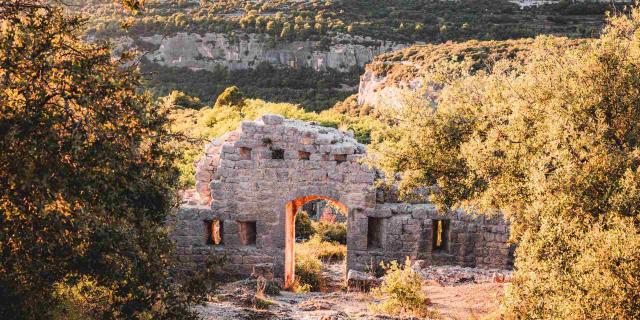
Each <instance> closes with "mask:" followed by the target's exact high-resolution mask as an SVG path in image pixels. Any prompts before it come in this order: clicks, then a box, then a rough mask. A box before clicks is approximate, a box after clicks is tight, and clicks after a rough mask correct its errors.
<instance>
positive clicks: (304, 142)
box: [172, 115, 513, 281]
mask: <svg viewBox="0 0 640 320" xmlns="http://www.w3.org/2000/svg"><path fill="white" fill-rule="evenodd" d="M365 152H366V150H365V146H364V145H362V144H360V143H358V142H357V141H356V140H355V139H354V138H353V135H352V134H351V133H347V132H342V131H339V130H337V129H333V128H326V127H322V126H319V125H316V124H313V123H308V122H303V121H298V120H288V119H284V118H282V117H280V116H275V115H266V116H263V117H262V118H260V119H258V120H256V121H243V122H242V123H241V125H240V126H239V128H238V129H237V130H235V131H232V132H230V133H227V134H225V135H224V136H222V137H220V138H219V139H216V140H214V141H212V142H211V143H209V144H207V145H206V147H205V153H204V155H203V156H202V158H201V159H200V161H199V162H198V163H197V170H196V181H197V182H196V192H195V193H194V194H193V197H191V198H189V199H187V201H185V204H184V205H183V206H182V207H181V209H180V210H179V212H178V214H177V216H176V218H175V221H173V222H172V223H173V238H174V239H175V241H176V244H177V255H178V259H179V260H180V261H181V262H182V263H183V265H184V266H185V268H199V267H201V266H202V265H203V264H204V263H205V262H206V261H207V260H209V259H210V258H212V257H216V256H222V255H226V256H227V258H228V262H227V264H226V268H227V270H228V271H230V272H234V273H238V274H240V275H249V274H251V273H252V271H253V270H254V268H255V267H256V266H258V267H259V268H262V269H264V268H268V269H271V271H272V273H274V274H275V275H278V276H282V275H285V277H287V275H288V277H287V278H286V279H287V280H286V281H292V280H293V264H294V253H293V252H294V251H293V247H294V245H295V231H294V225H295V214H296V213H297V210H298V209H299V208H301V207H302V205H304V204H305V203H306V202H308V201H312V200H315V199H327V200H332V201H335V202H336V203H338V204H339V205H341V206H343V207H344V208H346V209H347V212H348V213H347V230H348V231H347V268H349V269H355V270H359V271H366V270H367V269H370V268H371V267H372V266H374V267H375V266H376V265H378V264H379V262H380V261H391V260H404V259H405V257H410V258H412V259H420V260H424V261H426V262H427V263H430V264H435V265H442V264H453V265H461V266H468V267H480V268H502V269H504V268H510V267H511V266H512V249H513V248H512V246H511V245H510V244H508V242H507V240H508V237H509V236H508V225H507V224H506V223H505V222H504V221H503V220H502V218H501V217H499V216H498V217H494V218H492V219H488V218H484V217H474V216H471V215H468V214H465V213H463V212H453V213H446V214H445V213H439V212H438V211H437V210H436V208H435V206H433V205H431V204H428V203H422V204H409V203H401V202H398V201H396V200H394V197H393V196H392V195H391V194H390V193H389V192H387V191H383V190H379V189H377V188H376V184H375V181H376V179H377V178H378V177H379V175H378V173H377V171H376V170H374V169H373V168H370V167H369V166H367V165H365V164H363V163H361V160H362V159H363V158H364V156H365Z"/></svg>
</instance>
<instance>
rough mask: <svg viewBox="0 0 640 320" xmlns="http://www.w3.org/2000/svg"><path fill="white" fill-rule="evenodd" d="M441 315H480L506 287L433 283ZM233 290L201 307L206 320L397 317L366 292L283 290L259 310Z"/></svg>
mask: <svg viewBox="0 0 640 320" xmlns="http://www.w3.org/2000/svg"><path fill="white" fill-rule="evenodd" d="M424 290H425V292H426V293H427V294H428V296H429V298H430V299H431V302H432V303H433V305H432V307H433V308H434V309H435V310H436V311H438V313H439V314H440V317H439V318H440V319H481V318H482V317H483V316H485V315H487V314H489V313H491V312H493V311H494V310H496V309H497V308H498V305H499V301H500V299H501V297H502V294H503V291H504V284H500V283H467V284H462V285H455V286H440V285H437V284H430V285H426V286H425V287H424ZM223 291H227V292H230V295H229V296H230V297H232V299H229V300H227V301H220V302H215V303H208V304H207V305H206V306H204V307H200V308H199V309H198V310H199V312H200V314H201V315H202V316H203V317H204V319H206V320H260V319H273V320H276V319H277V320H288V319H291V320H321V319H322V320H343V319H344V320H346V319H394V318H389V317H376V316H374V315H372V314H371V313H370V312H369V309H368V306H369V305H370V304H372V303H376V302H377V301H376V300H375V299H374V298H373V297H371V296H370V295H368V294H364V293H345V292H333V293H318V292H310V293H302V294H295V293H291V292H284V291H283V292H281V294H280V295H277V296H271V297H268V299H269V300H270V301H271V302H272V303H273V304H272V305H271V306H269V308H268V309H267V310H256V309H254V308H252V307H251V306H250V305H247V304H246V303H243V302H242V301H243V298H242V297H241V294H240V293H238V290H235V291H234V288H233V284H230V285H228V286H227V287H225V288H223Z"/></svg>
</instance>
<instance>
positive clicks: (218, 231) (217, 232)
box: [204, 220, 224, 245]
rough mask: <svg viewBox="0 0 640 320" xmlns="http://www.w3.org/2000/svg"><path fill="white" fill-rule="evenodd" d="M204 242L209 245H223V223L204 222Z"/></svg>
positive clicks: (217, 221) (215, 221)
mask: <svg viewBox="0 0 640 320" xmlns="http://www.w3.org/2000/svg"><path fill="white" fill-rule="evenodd" d="M204 226H205V232H206V240H207V244H209V245H221V244H223V239H222V235H223V234H224V229H223V228H224V227H223V223H222V221H220V220H205V221H204Z"/></svg>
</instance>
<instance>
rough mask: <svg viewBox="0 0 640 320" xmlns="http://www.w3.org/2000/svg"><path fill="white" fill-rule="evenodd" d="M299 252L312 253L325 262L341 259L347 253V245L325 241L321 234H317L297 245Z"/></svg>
mask: <svg viewBox="0 0 640 320" xmlns="http://www.w3.org/2000/svg"><path fill="white" fill-rule="evenodd" d="M297 254H302V255H312V256H314V257H316V258H318V259H319V260H321V261H325V262H332V261H341V260H344V258H345V257H346V255H347V246H346V245H343V244H340V243H337V242H329V241H324V240H323V239H322V238H321V237H320V235H318V234H315V235H313V236H312V237H311V238H310V239H309V240H308V241H305V242H302V243H299V244H297V245H296V255H297Z"/></svg>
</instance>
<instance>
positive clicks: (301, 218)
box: [296, 211, 316, 240]
mask: <svg viewBox="0 0 640 320" xmlns="http://www.w3.org/2000/svg"><path fill="white" fill-rule="evenodd" d="M315 233H316V231H315V230H314V228H313V221H311V219H309V214H308V213H307V212H306V211H300V212H298V214H296V238H300V239H304V240H306V239H309V237H311V236H312V235H313V234H315Z"/></svg>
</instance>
